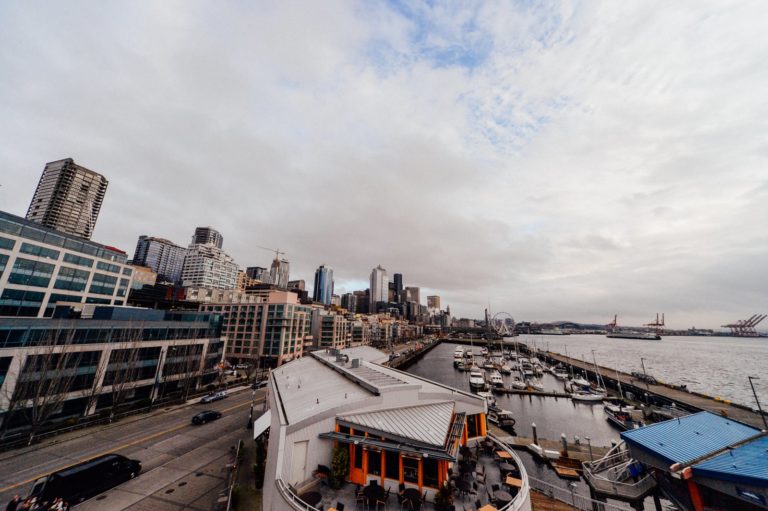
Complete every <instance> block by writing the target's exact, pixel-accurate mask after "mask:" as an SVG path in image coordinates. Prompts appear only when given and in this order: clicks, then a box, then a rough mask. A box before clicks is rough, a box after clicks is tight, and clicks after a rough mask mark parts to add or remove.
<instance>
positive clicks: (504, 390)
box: [491, 387, 571, 399]
mask: <svg viewBox="0 0 768 511" xmlns="http://www.w3.org/2000/svg"><path fill="white" fill-rule="evenodd" d="M491 391H492V392H498V393H500V394H518V395H520V396H539V397H562V398H566V399H570V398H571V395H570V394H568V393H566V392H557V391H554V390H544V391H538V390H518V389H508V388H504V387H492V388H491Z"/></svg>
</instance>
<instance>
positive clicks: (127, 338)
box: [103, 328, 142, 422]
mask: <svg viewBox="0 0 768 511" xmlns="http://www.w3.org/2000/svg"><path fill="white" fill-rule="evenodd" d="M118 335H119V336H120V340H119V341H120V342H119V343H118V344H117V345H116V346H115V347H113V349H112V353H111V354H110V357H109V361H108V365H107V369H106V374H105V375H104V383H103V388H104V389H108V391H107V392H108V393H109V394H110V397H111V400H110V401H111V407H110V412H109V421H110V422H112V420H114V417H115V415H116V414H117V411H118V410H119V408H120V406H121V405H122V404H123V403H124V402H125V400H126V397H127V396H128V394H129V392H130V391H131V390H132V389H133V388H134V387H135V386H136V383H135V382H136V381H137V380H138V379H139V377H140V375H139V373H140V369H141V367H140V365H139V361H140V360H141V337H142V334H141V328H138V329H136V328H126V329H122V330H120V332H119V333H118Z"/></svg>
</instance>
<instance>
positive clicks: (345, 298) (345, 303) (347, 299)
mask: <svg viewBox="0 0 768 511" xmlns="http://www.w3.org/2000/svg"><path fill="white" fill-rule="evenodd" d="M341 306H342V308H344V309H347V310H348V311H349V312H357V295H356V294H354V293H345V294H343V295H341Z"/></svg>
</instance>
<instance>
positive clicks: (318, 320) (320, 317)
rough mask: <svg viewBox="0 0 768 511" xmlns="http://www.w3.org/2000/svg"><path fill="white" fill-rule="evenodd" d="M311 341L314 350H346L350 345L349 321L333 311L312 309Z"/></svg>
mask: <svg viewBox="0 0 768 511" xmlns="http://www.w3.org/2000/svg"><path fill="white" fill-rule="evenodd" d="M312 341H313V342H312V344H313V347H314V348H315V349H325V348H335V349H342V348H348V347H349V346H350V344H351V343H352V333H351V330H350V324H349V321H348V320H347V318H345V317H344V316H343V315H341V314H337V313H336V312H334V311H328V310H324V309H313V310H312Z"/></svg>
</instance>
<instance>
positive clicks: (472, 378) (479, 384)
mask: <svg viewBox="0 0 768 511" xmlns="http://www.w3.org/2000/svg"><path fill="white" fill-rule="evenodd" d="M469 386H470V387H471V388H473V389H484V388H485V373H483V371H481V370H480V369H479V368H478V367H474V368H472V370H471V371H469Z"/></svg>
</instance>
